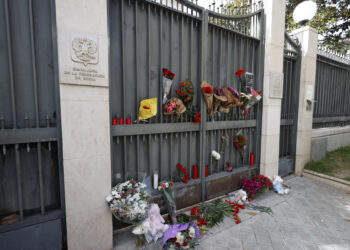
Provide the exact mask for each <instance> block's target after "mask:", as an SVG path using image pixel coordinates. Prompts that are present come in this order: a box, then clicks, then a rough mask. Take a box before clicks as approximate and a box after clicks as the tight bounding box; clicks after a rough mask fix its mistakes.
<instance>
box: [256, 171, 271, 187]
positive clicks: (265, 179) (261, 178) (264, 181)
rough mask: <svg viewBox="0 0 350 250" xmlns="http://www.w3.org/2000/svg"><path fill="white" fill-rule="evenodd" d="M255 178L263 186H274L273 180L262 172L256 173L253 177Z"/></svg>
mask: <svg viewBox="0 0 350 250" xmlns="http://www.w3.org/2000/svg"><path fill="white" fill-rule="evenodd" d="M253 180H254V181H257V182H259V183H260V184H261V187H262V188H267V189H272V187H273V185H272V181H271V180H270V179H269V178H268V177H266V176H264V175H262V174H261V175H255V176H254V177H253Z"/></svg>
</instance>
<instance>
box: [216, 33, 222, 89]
mask: <svg viewBox="0 0 350 250" xmlns="http://www.w3.org/2000/svg"><path fill="white" fill-rule="evenodd" d="M222 40H223V39H222V29H220V52H219V63H218V64H219V65H218V66H219V70H218V72H219V79H218V83H217V85H219V86H222V73H221V67H222V58H223V56H222V50H223V48H222V47H223V42H222Z"/></svg>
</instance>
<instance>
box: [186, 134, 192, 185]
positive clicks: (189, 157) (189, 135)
mask: <svg viewBox="0 0 350 250" xmlns="http://www.w3.org/2000/svg"><path fill="white" fill-rule="evenodd" d="M191 138H192V132H188V151H187V152H188V154H187V155H188V157H187V160H188V163H187V165H188V167H189V169H190V177H192V178H193V175H192V162H191V155H192V152H191V146H192V144H191Z"/></svg>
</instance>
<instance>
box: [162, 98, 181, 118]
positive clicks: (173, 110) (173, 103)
mask: <svg viewBox="0 0 350 250" xmlns="http://www.w3.org/2000/svg"><path fill="white" fill-rule="evenodd" d="M185 112H186V106H185V105H184V104H183V102H182V101H181V100H180V99H179V98H177V97H172V98H170V99H169V100H168V101H167V102H166V103H165V104H164V109H163V114H164V115H176V116H177V118H180V116H181V114H183V113H185Z"/></svg>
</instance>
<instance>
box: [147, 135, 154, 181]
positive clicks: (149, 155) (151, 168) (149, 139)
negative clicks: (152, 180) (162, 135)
mask: <svg viewBox="0 0 350 250" xmlns="http://www.w3.org/2000/svg"><path fill="white" fill-rule="evenodd" d="M153 171H154V170H153V167H152V135H151V134H149V135H148V175H149V176H153V174H152V173H153Z"/></svg>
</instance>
